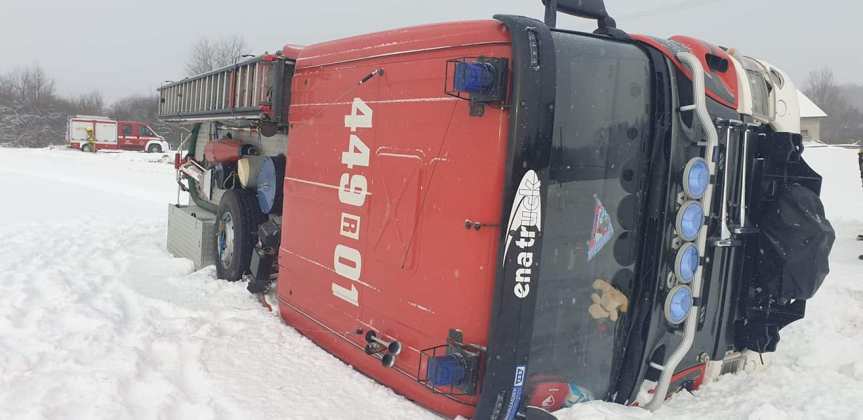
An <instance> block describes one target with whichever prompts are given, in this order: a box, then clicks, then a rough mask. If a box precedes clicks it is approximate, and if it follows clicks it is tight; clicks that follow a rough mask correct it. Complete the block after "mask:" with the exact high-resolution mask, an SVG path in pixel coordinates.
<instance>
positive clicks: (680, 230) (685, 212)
mask: <svg viewBox="0 0 863 420" xmlns="http://www.w3.org/2000/svg"><path fill="white" fill-rule="evenodd" d="M703 224H704V209H703V208H702V207H701V204H700V203H699V202H697V201H687V202H685V203H683V205H682V206H680V210H679V211H678V212H677V223H676V225H675V227H676V228H677V234H678V235H680V237H681V238H683V240H684V241H694V240H695V238H697V237H698V231H699V230H700V229H701V225H703Z"/></svg>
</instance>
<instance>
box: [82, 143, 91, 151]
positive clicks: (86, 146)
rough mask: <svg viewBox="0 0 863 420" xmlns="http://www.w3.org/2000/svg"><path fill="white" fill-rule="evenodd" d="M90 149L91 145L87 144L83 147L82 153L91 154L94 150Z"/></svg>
mask: <svg viewBox="0 0 863 420" xmlns="http://www.w3.org/2000/svg"><path fill="white" fill-rule="evenodd" d="M90 147H91V146H90V145H89V144H85V145H83V146H81V151H82V152H91V151H92V150H90Z"/></svg>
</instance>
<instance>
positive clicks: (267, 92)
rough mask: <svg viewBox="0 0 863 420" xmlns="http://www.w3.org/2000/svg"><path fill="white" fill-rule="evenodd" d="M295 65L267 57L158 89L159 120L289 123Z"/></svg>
mask: <svg viewBox="0 0 863 420" xmlns="http://www.w3.org/2000/svg"><path fill="white" fill-rule="evenodd" d="M293 68H294V61H293V60H291V59H288V58H286V57H284V56H282V55H272V54H264V55H261V56H258V57H254V58H251V59H248V60H246V61H243V62H240V63H237V64H233V65H229V66H226V67H222V68H220V69H216V70H213V71H210V72H207V73H203V74H199V75H196V76H191V77H187V78H185V79H183V80H180V81H178V82H171V83H167V84H165V85H163V86H162V87H160V88H159V119H160V120H163V121H171V122H192V121H215V120H237V119H243V120H262V121H272V122H275V123H277V124H281V123H283V122H284V121H285V119H286V114H287V106H288V98H289V96H288V95H289V89H290V78H291V76H292V75H293Z"/></svg>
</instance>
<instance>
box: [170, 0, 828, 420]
mask: <svg viewBox="0 0 863 420" xmlns="http://www.w3.org/2000/svg"><path fill="white" fill-rule="evenodd" d="M544 3H546V2H545V1H544ZM547 3H548V9H547V15H546V19H545V21H544V22H542V21H538V20H535V19H530V18H526V17H520V16H509V15H501V16H495V19H494V20H483V21H471V22H455V23H447V24H437V25H426V26H418V27H413V28H406V29H400V30H394V31H387V32H380V33H375V34H369V35H362V36H356V37H352V38H347V39H342V40H338V41H332V42H325V43H321V44H316V45H311V46H307V47H304V48H298V47H294V46H288V47H285V48H284V49H282V50H281V51H279V52H278V53H276V54H264V55H262V56H260V57H256V58H253V59H250V60H247V61H244V62H242V63H237V64H235V65H232V66H228V67H225V68H223V69H217V70H214V71H212V72H209V73H205V74H202V75H198V76H194V77H191V78H188V79H184V80H183V81H181V82H177V83H172V84H168V85H165V86H164V87H163V88H162V89H160V92H161V104H160V117H161V118H163V119H165V120H168V121H177V122H192V123H196V124H195V125H194V126H193V128H192V129H191V130H190V132H191V134H190V135H189V137H188V138H187V139H186V140H185V141H184V143H183V145H182V146H181V148H180V150H181V152H180V154H178V155H177V160H176V166H177V168H178V171H179V175H178V182H179V183H180V186H181V188H182V189H183V190H184V191H188V192H189V193H190V199H191V201H192V202H193V203H192V204H191V205H190V206H189V207H188V209H187V210H183V209H182V208H181V207H180V206H172V207H171V212H172V214H171V218H170V220H171V221H170V222H169V229H168V230H169V234H168V244H169V248H171V249H172V250H173V249H176V250H178V251H177V252H175V253H176V254H178V255H183V256H187V257H190V258H192V259H193V260H195V261H196V264H198V262H197V261H204V260H205V258H201V257H202V256H203V257H213V258H215V261H214V263H215V265H216V268H217V273H218V276H219V277H220V278H224V279H226V280H231V281H236V280H241V279H247V280H249V284H248V288H249V290H250V291H251V292H253V293H256V294H264V295H266V294H268V293H271V292H274V293H275V297H276V299H275V302H276V303H277V306H278V311H279V312H280V314H281V316H282V318H283V319H284V320H285V321H286V323H288V324H289V325H291V326H293V327H295V328H297V330H299V331H300V332H301V333H303V334H304V335H306V336H307V337H309V338H310V339H311V340H313V341H314V342H316V343H317V344H318V345H320V346H321V347H322V348H324V349H325V350H327V351H329V352H331V353H332V354H334V355H335V356H337V357H338V358H340V359H341V360H343V361H345V362H346V363H348V364H349V365H351V366H353V367H354V368H356V369H357V370H359V371H361V372H363V373H365V374H366V375H368V376H370V377H371V378H374V379H375V380H377V381H379V382H380V383H382V384H384V385H386V386H388V387H391V388H393V389H394V390H396V391H397V392H399V393H400V394H403V395H404V396H406V397H407V398H409V399H411V400H413V401H416V402H417V403H418V404H420V405H422V406H424V407H427V408H429V409H430V410H433V411H435V412H437V413H440V414H443V415H445V416H448V417H455V416H465V417H473V418H481V419H492V420H512V419H514V418H525V417H527V418H540V416H544V415H547V414H548V413H549V412H552V411H555V410H557V409H560V408H562V407H565V406H569V405H572V404H576V403H580V402H584V401H589V400H593V399H604V400H610V401H616V402H619V403H624V404H641V405H644V406H646V407H647V408H650V409H655V408H657V407H659V406H660V405H661V404H662V403H663V401H664V400H665V398H666V396H667V395H668V394H670V393H673V392H675V391H677V390H680V389H690V390H691V389H695V388H697V387H698V386H699V385H700V384H701V383H702V382H704V381H705V380H707V379H709V378H710V377H712V376H715V375H718V374H719V373H721V372H733V371H736V370H737V369H739V368H740V366H741V361H743V360H745V358H744V357H743V356H742V353H743V352H744V351H747V350H751V351H756V352H766V351H774V350H775V348H776V343H777V342H778V340H779V334H778V331H779V329H781V328H782V327H784V326H785V325H787V324H788V323H790V322H792V321H794V320H796V319H800V318H802V317H803V314H804V311H805V301H806V299H808V298H810V297H811V296H812V295H813V294H814V293H815V291H816V290H817V288H818V287H819V286H820V284H821V282H822V281H823V279H824V276H826V274H827V255H828V254H829V250H830V247H831V245H832V241H833V231H832V228H831V227H830V225H829V222H827V221H826V219H825V218H824V216H823V207H822V206H821V204H820V201H819V199H818V193H819V191H820V185H821V178H820V176H819V175H818V174H817V173H815V172H814V171H812V169H811V168H809V167H808V165H807V164H806V163H805V161H804V160H803V159H802V157H801V154H802V152H803V148H802V143H801V141H802V140H801V136H800V133H799V115H798V113H797V112H798V111H797V109H796V107H795V106H794V105H793V104H795V103H796V102H794V101H796V88H795V87H794V85H793V83H792V82H791V81H790V80H788V79H787V78H786V77H785V76H784V74H783V73H782V72H781V71H779V70H778V69H775V68H773V67H771V66H770V65H769V64H766V63H765V62H763V61H760V60H755V59H752V58H749V57H745V56H742V55H740V54H738V53H735V52H734V51H733V50H726V49H723V48H719V47H716V46H713V45H711V44H709V43H706V42H703V41H700V40H697V39H694V38H689V37H673V38H671V39H667V40H666V39H659V38H654V37H649V36H642V35H632V36H630V35H628V34H626V33H624V32H622V31H620V30H618V29H617V28H616V27H615V24H614V21H613V19H611V18H610V17H609V16H608V15H607V13H606V12H605V9H604V6H603V4H602V2H601V1H599V0H591V1H586V0H585V1H574V0H573V1H567V0H556V1H555V0H550V1H549V2H547ZM558 10H560V11H564V12H567V13H571V14H575V15H578V16H582V17H589V18H593V19H597V20H598V22H599V29H598V30H597V32H596V33H592V34H591V33H581V32H575V31H568V30H563V29H558V28H555V16H556V15H555V14H556V12H557V11H558ZM779 103H782V104H785V105H787V108H785V109H783V112H782V114H781V115H780V114H779V113H777V112H776V108H777V106H776V105H777V104H779ZM202 122H207V123H208V124H207V125H205V124H202ZM181 213H182V214H181ZM207 214H209V216H205V217H204V216H201V215H207ZM775 214H781V215H784V217H774V216H773V215H775ZM175 215H176V217H175ZM183 220H186V221H188V225H182V224H183V223H186V222H183ZM207 223H210V224H211V226H213V227H212V230H213V231H214V233H212V232H211V233H209V234H208V233H206V232H207V231H206V230H204V231H199V232H198V233H199V234H201V235H202V237H203V238H204V240H198V243H202V244H210V245H206V246H203V245H202V246H201V247H200V248H199V249H192V250H191V251H189V250H188V249H186V250H183V246H185V245H183V244H187V243H189V242H191V241H188V240H187V239H188V238H187V237H186V236H187V235H188V232H190V231H191V230H190V229H191V228H188V226H196V227H198V228H200V226H206V225H207ZM172 226H173V227H172ZM184 235H186V236H184ZM208 235H210V237H209V239H208ZM196 239H199V238H196ZM172 252H174V251H172ZM802 256H805V257H802ZM801 262H806V264H803V263H801ZM199 265H205V264H204V263H203V262H201V263H200V264H199ZM791 273H793V275H791ZM274 279H275V280H276V282H275V286H274V287H271V284H272V280H274ZM286 351H291V349H286ZM274 357H278V356H277V355H276V356H274Z"/></svg>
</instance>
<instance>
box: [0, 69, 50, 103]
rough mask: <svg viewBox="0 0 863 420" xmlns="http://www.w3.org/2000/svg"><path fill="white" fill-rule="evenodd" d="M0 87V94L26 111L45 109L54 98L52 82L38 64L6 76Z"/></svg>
mask: <svg viewBox="0 0 863 420" xmlns="http://www.w3.org/2000/svg"><path fill="white" fill-rule="evenodd" d="M0 86H2V87H0V94H3V95H4V96H7V99H10V100H12V101H15V102H16V103H18V104H20V105H21V106H23V107H24V108H26V109H28V110H40V109H46V108H48V107H49V106H50V105H51V102H53V99H54V98H55V94H54V80H52V79H51V78H49V77H48V75H47V74H46V73H45V71H44V70H42V67H40V66H39V65H38V64H34V65H32V66H30V67H26V68H21V69H18V70H15V71H14V72H12V73H10V74H8V75H6V76H5V77H3V82H2V83H0Z"/></svg>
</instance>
